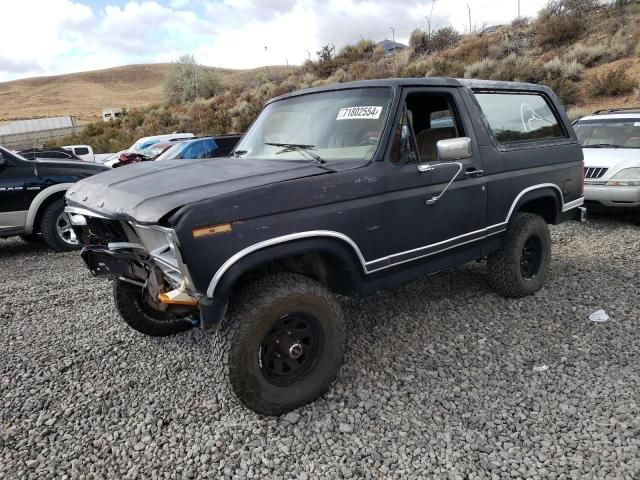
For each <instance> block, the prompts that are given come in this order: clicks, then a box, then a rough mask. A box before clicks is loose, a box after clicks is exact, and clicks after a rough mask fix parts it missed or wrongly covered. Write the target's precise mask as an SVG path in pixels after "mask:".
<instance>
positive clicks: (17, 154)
mask: <svg viewBox="0 0 640 480" xmlns="http://www.w3.org/2000/svg"><path fill="white" fill-rule="evenodd" d="M3 152H6V153H7V156H11V155H13V156H14V157H15V158H17V159H18V160H24V161H25V162H29V161H30V160H29V159H28V158H26V157H23V156H22V155H20V154H19V153H18V152H12V151H10V150H7V149H6V148H4V147H0V156H2V153H3Z"/></svg>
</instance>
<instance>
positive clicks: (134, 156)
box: [113, 142, 179, 168]
mask: <svg viewBox="0 0 640 480" xmlns="http://www.w3.org/2000/svg"><path fill="white" fill-rule="evenodd" d="M176 143H179V142H160V143H154V144H153V145H151V146H150V147H148V148H145V149H144V150H141V151H139V152H130V153H127V152H122V153H121V154H120V155H119V156H118V163H116V164H115V165H114V166H113V167H114V168H116V167H122V166H123V165H129V164H130V163H138V162H149V161H151V160H155V159H156V158H158V157H159V156H160V155H162V154H163V153H164V152H165V151H167V150H168V149H169V148H170V147H173V146H174V145H175V144H176Z"/></svg>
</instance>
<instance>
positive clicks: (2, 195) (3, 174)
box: [0, 147, 108, 251]
mask: <svg viewBox="0 0 640 480" xmlns="http://www.w3.org/2000/svg"><path fill="white" fill-rule="evenodd" d="M105 170H108V168H107V167H103V166H102V165H96V164H95V163H89V162H84V161H82V160H80V159H71V158H68V159H62V158H56V159H54V158H47V159H39V158H33V157H32V158H30V159H28V158H25V157H23V156H22V155H20V154H17V153H14V152H10V151H9V150H7V149H6V148H2V147H0V238H6V237H13V236H15V235H20V236H21V237H22V239H23V240H25V241H27V242H31V241H37V240H39V239H43V240H44V241H45V242H46V243H47V244H48V245H49V246H50V247H51V248H53V249H54V250H57V251H67V250H74V249H76V248H78V247H79V243H78V241H77V239H76V236H75V232H74V231H73V229H72V228H71V224H70V223H69V217H68V215H67V214H66V213H65V212H64V194H65V192H66V191H67V189H68V188H69V187H70V186H71V185H72V184H73V182H76V181H77V180H80V179H82V178H86V177H89V176H91V175H95V174H96V173H100V172H103V171H105Z"/></svg>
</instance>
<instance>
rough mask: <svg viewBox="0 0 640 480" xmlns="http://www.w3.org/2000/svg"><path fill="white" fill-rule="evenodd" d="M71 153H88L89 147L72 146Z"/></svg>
mask: <svg viewBox="0 0 640 480" xmlns="http://www.w3.org/2000/svg"><path fill="white" fill-rule="evenodd" d="M73 153H75V154H76V155H89V149H88V148H87V147H80V148H74V149H73Z"/></svg>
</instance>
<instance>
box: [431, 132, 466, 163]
mask: <svg viewBox="0 0 640 480" xmlns="http://www.w3.org/2000/svg"><path fill="white" fill-rule="evenodd" d="M471 154H472V152H471V139H470V138H469V137H459V138H449V139H447V140H440V141H439V142H438V143H436V156H437V158H438V160H439V161H453V160H464V159H465V158H470V157H471Z"/></svg>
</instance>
